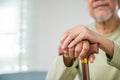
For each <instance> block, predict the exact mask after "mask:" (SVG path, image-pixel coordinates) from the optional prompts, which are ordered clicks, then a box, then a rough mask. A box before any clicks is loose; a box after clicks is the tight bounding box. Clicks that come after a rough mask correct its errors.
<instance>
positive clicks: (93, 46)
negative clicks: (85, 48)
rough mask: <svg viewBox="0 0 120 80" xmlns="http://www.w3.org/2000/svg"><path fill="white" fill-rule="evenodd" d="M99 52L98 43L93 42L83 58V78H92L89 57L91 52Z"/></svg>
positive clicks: (88, 79) (85, 79) (84, 79)
mask: <svg viewBox="0 0 120 80" xmlns="http://www.w3.org/2000/svg"><path fill="white" fill-rule="evenodd" d="M93 53H98V44H91V46H90V51H89V52H88V55H87V56H86V57H85V58H84V59H82V60H81V64H82V76H83V80H90V74H89V63H88V58H89V55H90V54H93Z"/></svg>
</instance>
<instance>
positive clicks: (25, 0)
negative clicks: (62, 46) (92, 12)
mask: <svg viewBox="0 0 120 80" xmlns="http://www.w3.org/2000/svg"><path fill="white" fill-rule="evenodd" d="M86 5H87V4H86V1H85V0H1V1H0V26H1V27H0V44H1V45H0V63H1V64H0V71H1V72H4V71H6V72H10V71H25V70H40V71H47V70H48V69H49V67H50V65H51V64H52V62H53V61H54V59H55V58H56V56H58V53H57V49H58V45H59V39H60V36H61V34H63V33H64V31H65V30H67V29H68V28H71V27H73V26H75V25H77V24H83V25H87V24H89V23H90V22H92V19H91V18H90V17H89V15H88V12H87V6H86Z"/></svg>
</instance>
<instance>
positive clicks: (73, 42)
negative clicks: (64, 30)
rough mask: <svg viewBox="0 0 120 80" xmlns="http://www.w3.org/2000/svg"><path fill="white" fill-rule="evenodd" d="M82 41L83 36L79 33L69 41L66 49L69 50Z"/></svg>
mask: <svg viewBox="0 0 120 80" xmlns="http://www.w3.org/2000/svg"><path fill="white" fill-rule="evenodd" d="M82 40H84V36H83V34H82V33H79V35H77V36H76V38H75V39H74V40H73V41H71V43H70V44H69V45H68V47H69V48H71V47H73V46H75V45H76V44H77V43H78V42H81V41H82Z"/></svg>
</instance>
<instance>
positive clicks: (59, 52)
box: [58, 45, 64, 55]
mask: <svg viewBox="0 0 120 80" xmlns="http://www.w3.org/2000/svg"><path fill="white" fill-rule="evenodd" d="M63 53H64V50H63V49H62V48H61V45H59V46H58V54H59V55H63Z"/></svg>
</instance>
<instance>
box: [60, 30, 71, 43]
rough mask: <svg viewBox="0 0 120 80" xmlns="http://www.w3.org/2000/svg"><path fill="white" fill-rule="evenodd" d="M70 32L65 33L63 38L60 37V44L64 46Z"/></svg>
mask: <svg viewBox="0 0 120 80" xmlns="http://www.w3.org/2000/svg"><path fill="white" fill-rule="evenodd" d="M68 34H69V32H66V33H64V34H63V35H62V36H61V37H60V43H61V44H63V42H64V41H65V39H66V38H67V36H68Z"/></svg>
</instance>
